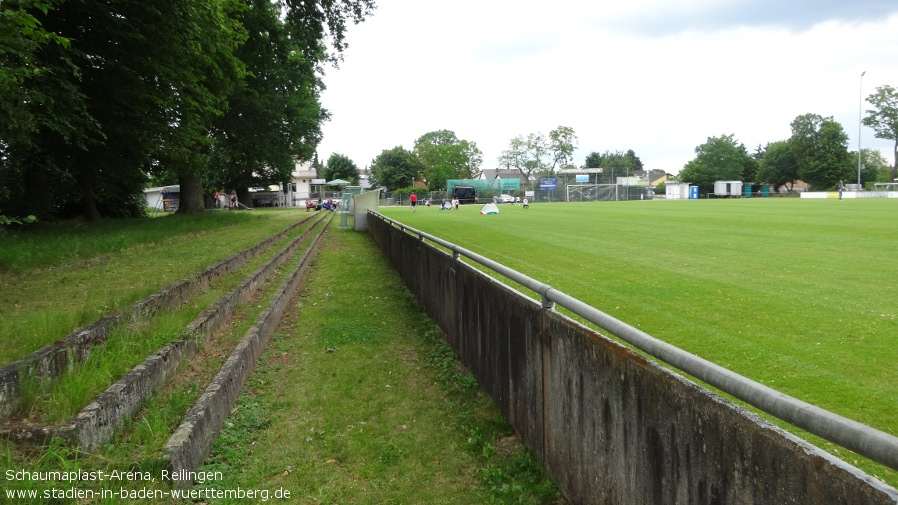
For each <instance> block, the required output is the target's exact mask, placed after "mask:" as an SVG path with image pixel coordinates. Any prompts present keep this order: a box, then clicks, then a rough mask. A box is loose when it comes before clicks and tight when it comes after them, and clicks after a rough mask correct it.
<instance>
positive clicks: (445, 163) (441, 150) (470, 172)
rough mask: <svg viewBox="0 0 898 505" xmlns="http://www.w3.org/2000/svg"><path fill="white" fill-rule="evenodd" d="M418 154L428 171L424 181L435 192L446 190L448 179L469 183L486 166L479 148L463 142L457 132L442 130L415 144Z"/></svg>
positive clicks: (424, 137)
mask: <svg viewBox="0 0 898 505" xmlns="http://www.w3.org/2000/svg"><path fill="white" fill-rule="evenodd" d="M414 152H415V154H416V155H417V156H418V158H419V159H420V160H421V164H422V165H423V167H424V174H423V175H424V179H425V180H426V181H427V184H428V186H430V187H431V188H433V189H435V190H442V189H446V181H447V180H448V179H469V178H471V177H473V176H474V174H475V173H476V172H477V171H478V169H479V167H480V164H481V163H482V162H483V153H482V152H481V151H480V149H478V148H477V144H476V143H474V142H469V141H467V140H460V139H459V138H458V137H456V135H455V132H453V131H450V130H438V131H432V132H429V133H425V134H424V135H422V136H421V137H419V138H418V140H416V141H415V147H414Z"/></svg>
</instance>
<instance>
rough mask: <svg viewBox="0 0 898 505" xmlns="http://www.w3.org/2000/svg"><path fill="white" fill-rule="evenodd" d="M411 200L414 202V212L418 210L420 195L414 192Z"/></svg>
mask: <svg viewBox="0 0 898 505" xmlns="http://www.w3.org/2000/svg"><path fill="white" fill-rule="evenodd" d="M409 200H411V202H412V212H415V211H416V210H418V195H416V194H414V193H412V196H410V197H409Z"/></svg>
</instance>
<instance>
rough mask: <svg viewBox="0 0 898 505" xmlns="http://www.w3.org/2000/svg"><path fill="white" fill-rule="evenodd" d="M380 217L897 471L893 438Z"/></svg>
mask: <svg viewBox="0 0 898 505" xmlns="http://www.w3.org/2000/svg"><path fill="white" fill-rule="evenodd" d="M374 217H376V218H377V219H381V220H383V221H384V222H386V223H389V224H390V225H392V226H395V227H397V228H399V229H401V230H403V231H404V232H406V233H410V234H413V235H415V236H417V237H418V239H419V240H422V241H423V240H425V239H426V240H429V241H431V242H433V243H435V244H438V245H439V246H442V247H444V248H446V249H448V250H449V251H451V252H452V255H453V257H454V258H456V259H457V258H459V257H464V258H467V259H469V260H470V261H473V262H475V263H477V264H479V265H482V266H483V267H485V268H487V269H489V270H491V271H493V272H495V273H498V274H500V275H502V276H504V277H507V278H508V279H510V280H512V281H514V282H516V283H518V284H520V285H521V286H524V287H526V288H527V289H529V290H531V291H533V292H534V293H537V294H538V295H539V296H540V297H541V300H542V305H543V307H545V308H554V306H555V305H558V306H561V307H564V308H565V309H567V310H569V311H571V312H572V313H574V314H576V315H578V316H580V317H582V318H583V319H585V320H587V321H589V322H591V323H593V324H595V325H596V326H597V327H599V328H600V329H602V330H604V331H607V332H609V333H611V334H613V335H615V336H617V337H618V338H620V339H621V340H623V341H625V342H627V343H628V344H630V345H632V346H634V347H636V348H637V349H639V350H641V351H643V352H645V353H648V354H649V355H651V356H654V357H655V358H657V359H659V360H661V361H662V362H664V363H666V364H668V365H671V366H672V367H674V368H676V369H679V370H681V371H683V372H685V373H687V374H689V375H691V376H693V377H696V378H698V379H700V380H702V381H704V382H706V383H707V384H710V385H711V386H714V387H716V388H718V389H719V390H721V391H723V392H724V393H726V394H729V395H731V396H733V397H735V398H737V399H739V400H742V401H744V402H746V403H748V404H749V405H752V406H754V407H757V408H758V409H760V410H762V411H764V412H766V413H768V414H770V415H772V416H774V417H776V418H778V419H781V420H783V421H786V422H788V423H790V424H792V425H794V426H796V427H798V428H801V429H803V430H806V431H808V432H809V433H812V434H814V435H817V436H819V437H821V438H823V439H826V440H828V441H830V442H833V443H835V444H837V445H840V446H842V447H845V448H846V449H850V450H852V451H854V452H856V453H858V454H860V455H862V456H864V457H867V458H869V459H871V460H873V461H876V462H878V463H881V464H883V465H885V466H888V467H890V468H892V469H894V470H898V437H895V436H893V435H890V434H888V433H885V432H882V431H879V430H877V429H874V428H872V427H870V426H866V425H864V424H861V423H858V422H856V421H853V420H851V419H848V418H845V417H843V416H840V415H838V414H835V413H833V412H829V411H827V410H824V409H822V408H820V407H817V406H815V405H811V404H809V403H807V402H804V401H801V400H799V399H796V398H793V397H791V396H788V395H786V394H783V393H781V392H779V391H776V390H774V389H771V388H769V387H767V386H764V385H763V384H760V383H758V382H755V381H753V380H751V379H748V378H746V377H743V376H741V375H739V374H737V373H735V372H732V371H730V370H727V369H725V368H723V367H721V366H719V365H716V364H714V363H712V362H710V361H708V360H705V359H703V358H700V357H698V356H696V355H694V354H691V353H689V352H686V351H684V350H682V349H679V348H677V347H675V346H673V345H671V344H668V343H666V342H663V341H661V340H659V339H657V338H654V337H652V336H651V335H649V334H647V333H645V332H643V331H640V330H638V329H636V328H634V327H632V326H630V325H628V324H626V323H624V322H622V321H620V320H618V319H615V318H614V317H612V316H610V315H608V314H605V313H604V312H602V311H600V310H598V309H596V308H594V307H592V306H589V305H587V304H585V303H584V302H582V301H580V300H578V299H576V298H573V297H572V296H569V295H567V294H565V293H563V292H562V291H560V290H558V289H556V288H554V287H552V286H549V285H547V284H544V283H542V282H540V281H538V280H536V279H533V278H531V277H528V276H526V275H524V274H522V273H520V272H518V271H516V270H513V269H511V268H508V267H506V266H505V265H502V264H501V263H498V262H496V261H493V260H491V259H489V258H487V257H484V256H481V255H479V254H477V253H474V252H472V251H469V250H467V249H464V248H462V247H460V246H458V245H455V244H453V243H451V242H448V241H445V240H443V239H441V238H439V237H436V236H433V235H430V234H428V233H426V232H423V231H421V230H417V229H414V228H411V227H408V226H406V225H404V224H402V223H401V222H398V221H395V220H393V219H390V218H388V217H385V216H382V215H380V214H378V213H376V212H371V213H370V215H369V218H374Z"/></svg>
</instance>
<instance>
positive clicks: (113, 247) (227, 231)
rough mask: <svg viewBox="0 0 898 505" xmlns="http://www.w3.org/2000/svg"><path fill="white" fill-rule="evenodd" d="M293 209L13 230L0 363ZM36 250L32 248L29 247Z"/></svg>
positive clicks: (256, 236)
mask: <svg viewBox="0 0 898 505" xmlns="http://www.w3.org/2000/svg"><path fill="white" fill-rule="evenodd" d="M306 216H307V214H306V213H305V212H298V211H296V210H294V209H291V210H277V211H253V212H208V213H205V214H202V215H200V216H174V215H169V216H164V217H158V218H153V219H140V220H121V221H101V222H100V223H95V224H84V225H78V224H76V223H66V224H51V225H43V226H42V227H39V228H35V229H34V230H31V229H28V228H26V229H24V230H22V231H20V232H17V233H7V234H6V235H5V236H4V237H3V240H0V258H5V260H0V261H7V262H8V264H9V265H12V264H15V265H19V266H18V267H17V268H16V269H12V270H9V269H7V270H5V271H4V270H2V269H0V284H2V285H3V289H0V365H2V364H6V363H9V362H11V361H13V360H15V359H18V358H21V357H22V356H25V355H27V354H28V353H30V352H33V351H35V350H36V349H39V348H40V347H43V346H44V345H47V344H49V343H52V342H54V341H56V340H58V339H60V338H62V337H64V336H65V335H68V334H69V333H71V332H72V331H73V330H74V329H76V328H78V327H81V326H84V325H86V324H89V323H91V322H93V321H96V320H97V319H99V318H100V317H102V316H103V315H106V314H109V313H111V312H114V311H116V310H118V309H120V308H122V307H123V306H125V305H127V304H129V303H133V302H135V301H137V300H140V299H141V298H144V297H146V296H148V295H150V294H151V293H154V292H156V291H158V290H159V289H161V288H162V287H164V286H167V285H169V284H171V283H173V282H175V281H177V280H180V279H183V278H185V277H188V276H190V275H193V274H194V273H196V272H198V271H200V270H202V269H203V268H205V267H207V266H209V265H211V264H213V263H215V262H217V261H220V260H222V259H224V258H227V257H228V256H230V255H232V254H234V253H236V252H238V251H240V250H242V249H245V248H246V247H249V246H251V245H253V244H256V243H258V242H260V241H262V240H264V239H265V238H267V237H269V236H271V235H273V234H275V233H277V232H280V231H282V230H283V229H284V228H286V227H287V226H289V225H290V224H292V223H295V222H296V221H298V220H300V219H302V218H304V217H306ZM29 251H33V253H29Z"/></svg>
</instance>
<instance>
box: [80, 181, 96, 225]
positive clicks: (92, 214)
mask: <svg viewBox="0 0 898 505" xmlns="http://www.w3.org/2000/svg"><path fill="white" fill-rule="evenodd" d="M81 212H83V213H84V219H85V220H86V221H90V222H97V221H99V220H100V211H99V210H98V209H97V199H96V197H95V196H94V190H93V188H91V187H82V188H81Z"/></svg>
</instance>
